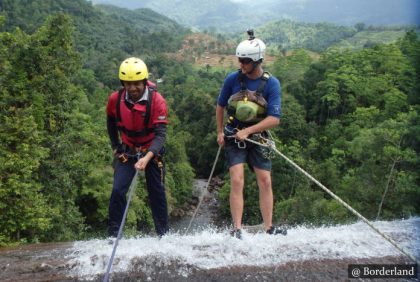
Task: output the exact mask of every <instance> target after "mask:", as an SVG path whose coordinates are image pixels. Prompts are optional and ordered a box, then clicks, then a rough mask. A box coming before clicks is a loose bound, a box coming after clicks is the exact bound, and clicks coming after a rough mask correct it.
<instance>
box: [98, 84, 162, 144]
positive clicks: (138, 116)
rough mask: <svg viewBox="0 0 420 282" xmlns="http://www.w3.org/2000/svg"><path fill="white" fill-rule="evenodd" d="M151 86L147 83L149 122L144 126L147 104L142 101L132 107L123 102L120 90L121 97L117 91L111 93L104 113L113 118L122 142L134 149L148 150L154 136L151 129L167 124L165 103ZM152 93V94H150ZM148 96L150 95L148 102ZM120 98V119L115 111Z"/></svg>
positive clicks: (123, 97)
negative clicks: (142, 148)
mask: <svg viewBox="0 0 420 282" xmlns="http://www.w3.org/2000/svg"><path fill="white" fill-rule="evenodd" d="M150 86H152V87H153V84H152V83H150V82H148V83H147V87H148V88H149V101H148V102H151V105H150V112H149V122H148V123H147V125H145V118H146V117H147V115H146V112H147V103H146V101H144V102H143V101H142V102H141V103H136V104H135V105H134V106H133V105H131V104H130V103H128V102H127V101H126V100H125V96H126V91H125V90H122V93H121V95H119V91H116V92H113V93H112V94H111V96H110V97H109V99H108V104H107V107H106V113H107V115H108V116H109V117H112V118H115V121H116V123H117V127H118V130H119V132H120V136H121V139H122V142H123V143H125V144H127V145H129V146H135V147H140V146H142V147H145V148H148V147H149V146H150V144H151V142H152V140H153V138H154V136H155V134H154V132H153V128H154V127H155V126H156V125H157V124H159V123H161V124H167V123H168V110H167V107H166V101H165V99H164V98H163V97H162V95H161V94H160V93H158V92H157V91H156V90H154V89H153V88H150ZM152 92H153V93H152ZM150 95H152V97H151V100H150ZM119 96H120V103H119V108H120V117H119V115H118V111H117V104H118V97H119Z"/></svg>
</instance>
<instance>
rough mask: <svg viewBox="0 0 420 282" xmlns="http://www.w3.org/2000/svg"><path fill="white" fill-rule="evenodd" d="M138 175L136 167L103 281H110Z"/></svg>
mask: <svg viewBox="0 0 420 282" xmlns="http://www.w3.org/2000/svg"><path fill="white" fill-rule="evenodd" d="M140 173H144V172H140ZM138 175H139V171H138V170H137V169H136V174H135V175H134V177H133V180H132V181H131V184H130V191H129V194H128V200H127V205H126V206H125V210H124V214H123V218H122V220H121V224H120V228H119V229H118V235H117V238H116V239H115V241H114V246H113V248H112V254H111V257H110V258H109V261H108V266H107V269H106V273H105V276H104V280H103V282H108V281H109V273H110V271H111V267H112V263H113V262H114V257H115V253H116V251H117V247H118V242H119V240H120V239H121V237H122V231H123V229H124V225H125V219H126V218H127V212H128V206H129V205H130V202H131V198H132V196H133V193H134V190H135V188H136V185H137V176H138Z"/></svg>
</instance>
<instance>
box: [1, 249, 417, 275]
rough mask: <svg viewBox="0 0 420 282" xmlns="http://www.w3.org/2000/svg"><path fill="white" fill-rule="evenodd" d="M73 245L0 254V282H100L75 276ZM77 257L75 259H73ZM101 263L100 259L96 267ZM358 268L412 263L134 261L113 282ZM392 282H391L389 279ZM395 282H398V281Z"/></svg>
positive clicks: (338, 272) (374, 260)
mask: <svg viewBox="0 0 420 282" xmlns="http://www.w3.org/2000/svg"><path fill="white" fill-rule="evenodd" d="M70 252H71V244H69V243H66V244H38V245H30V246H25V247H20V248H11V249H1V250H0V270H1V271H0V281H5V282H6V281H8V282H11V281H21V282H23V281H28V282H29V281H31V282H41V281H63V282H67V281H68V282H70V281H102V279H103V275H102V274H97V275H94V276H90V277H74V276H71V275H70V273H71V270H72V269H73V268H74V267H75V263H72V262H71V261H70V259H69V257H68V255H69V253H70ZM73 255H74V254H73ZM95 261H96V263H99V262H100V260H99V259H98V257H96V258H92V263H95ZM355 263H359V264H362V263H374V264H379V263H384V264H390V263H401V264H402V263H411V262H409V261H407V259H406V258H404V257H401V256H396V257H382V258H369V259H343V260H340V259H335V260H305V261H298V262H288V263H284V264H279V265H277V266H272V267H257V266H235V267H225V268H214V269H202V268H197V267H195V266H194V265H191V264H188V263H186V262H185V261H179V260H169V261H166V262H163V261H162V260H161V259H160V257H159V256H149V257H146V258H135V259H132V260H131V261H130V265H131V266H130V270H129V271H127V272H124V273H120V272H118V273H112V274H111V276H110V277H111V281H165V282H166V281H175V282H177V281H179V282H181V281H191V282H204V281H214V282H218V281H220V282H225V281H233V282H236V281H237V282H242V281H345V280H348V276H347V275H348V273H347V268H348V265H349V264H355ZM389 281H392V280H389ZM395 281H396V280H395Z"/></svg>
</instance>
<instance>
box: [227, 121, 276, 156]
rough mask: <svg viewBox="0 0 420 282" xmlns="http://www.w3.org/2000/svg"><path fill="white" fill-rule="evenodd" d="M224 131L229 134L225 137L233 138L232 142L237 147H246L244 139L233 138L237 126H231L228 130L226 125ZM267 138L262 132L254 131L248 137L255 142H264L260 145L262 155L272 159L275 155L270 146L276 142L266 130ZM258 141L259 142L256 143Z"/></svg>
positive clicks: (273, 146)
mask: <svg viewBox="0 0 420 282" xmlns="http://www.w3.org/2000/svg"><path fill="white" fill-rule="evenodd" d="M225 131H226V132H228V133H229V134H230V135H226V138H234V139H235V140H234V142H235V143H236V144H237V146H238V148H239V149H245V148H246V146H247V145H246V140H238V139H236V138H235V134H236V133H237V132H238V131H239V129H238V128H233V129H232V130H230V129H229V128H228V127H225ZM267 134H268V136H269V138H266V137H264V135H263V133H254V134H252V135H251V137H250V138H249V139H251V140H253V141H254V142H253V143H255V142H257V143H256V144H260V143H262V144H264V145H265V146H262V155H263V157H264V158H266V159H273V158H274V157H275V153H274V150H273V149H272V148H275V147H276V143H275V142H274V140H273V138H272V136H271V133H270V132H269V131H268V133H267ZM258 142H260V143H258Z"/></svg>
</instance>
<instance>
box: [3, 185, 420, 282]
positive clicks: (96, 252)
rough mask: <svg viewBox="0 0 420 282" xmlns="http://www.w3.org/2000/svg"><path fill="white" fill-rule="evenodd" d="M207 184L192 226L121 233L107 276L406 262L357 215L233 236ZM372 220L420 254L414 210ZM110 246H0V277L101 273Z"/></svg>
mask: <svg viewBox="0 0 420 282" xmlns="http://www.w3.org/2000/svg"><path fill="white" fill-rule="evenodd" d="M205 184H206V183H205V181H202V182H199V183H198V184H197V185H198V186H199V187H201V188H200V189H201V190H200V189H198V190H197V191H198V192H197V193H198V194H197V195H196V196H197V197H198V198H200V196H203V197H202V198H201V199H202V206H201V207H200V209H199V211H198V212H197V214H196V218H195V220H194V222H193V224H192V226H191V229H190V231H189V232H188V233H187V232H185V227H186V226H188V224H189V223H190V220H191V214H187V216H185V217H184V218H183V219H182V220H181V221H180V222H178V224H174V222H172V231H171V233H170V234H169V235H167V236H164V237H163V238H161V239H159V238H157V237H154V236H143V237H139V238H123V239H122V240H120V242H119V245H118V249H117V252H116V256H115V260H114V264H113V267H112V271H111V275H110V277H111V280H110V281H165V282H166V281H193V282H194V281H197V282H204V281H215V282H217V281H221V282H222V281H223V282H224V281H233V282H235V281H238V282H239V281H241V282H242V281H346V280H349V278H348V265H349V264H365V263H369V264H397V263H398V264H403V263H412V262H411V261H410V260H409V259H408V258H407V257H404V256H402V255H401V254H400V253H399V252H397V251H396V250H395V248H394V247H393V246H391V245H390V244H389V243H388V242H386V241H384V240H383V239H382V238H379V236H378V234H377V233H375V232H373V231H371V230H370V229H369V227H367V225H366V224H364V223H361V222H358V223H355V224H352V225H343V226H332V227H324V228H307V227H303V226H297V227H294V228H292V229H290V231H289V232H288V235H287V236H280V237H277V236H272V235H267V234H265V233H264V232H262V231H261V230H247V229H244V237H243V239H242V240H238V239H235V238H232V237H231V236H230V235H229V232H228V230H222V229H220V228H215V229H212V228H210V227H208V226H209V225H212V222H213V218H212V215H213V214H214V205H215V203H214V202H213V201H212V199H213V196H214V193H217V190H218V188H217V187H220V186H221V185H223V184H222V183H218V184H217V185H215V186H214V188H213V189H210V188H209V189H208V191H205V189H203V188H205V187H206V185H205ZM219 185H220V186H219ZM209 187H211V185H210V186H209ZM210 191H211V192H210ZM200 193H203V194H200ZM194 208H196V207H194ZM375 226H376V227H378V229H380V230H382V231H383V232H384V233H385V234H387V235H388V236H390V237H391V238H392V239H394V240H395V241H396V242H397V243H398V244H399V245H400V246H403V247H404V248H405V249H406V250H407V251H409V252H410V253H411V254H413V255H414V256H416V257H417V259H420V237H419V236H418V234H420V218H412V219H409V220H401V221H394V222H375ZM111 251H112V246H111V245H109V244H108V242H107V240H99V239H96V240H95V239H93V240H90V241H81V242H71V243H61V244H36V245H26V246H22V247H16V248H3V249H0V281H8V282H11V281H31V282H32V281H65V282H66V281H102V279H103V276H104V273H105V270H106V266H107V263H108V259H109V257H110V255H111ZM387 280H388V281H393V280H392V279H390V280H389V279H387ZM394 281H397V280H394Z"/></svg>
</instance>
